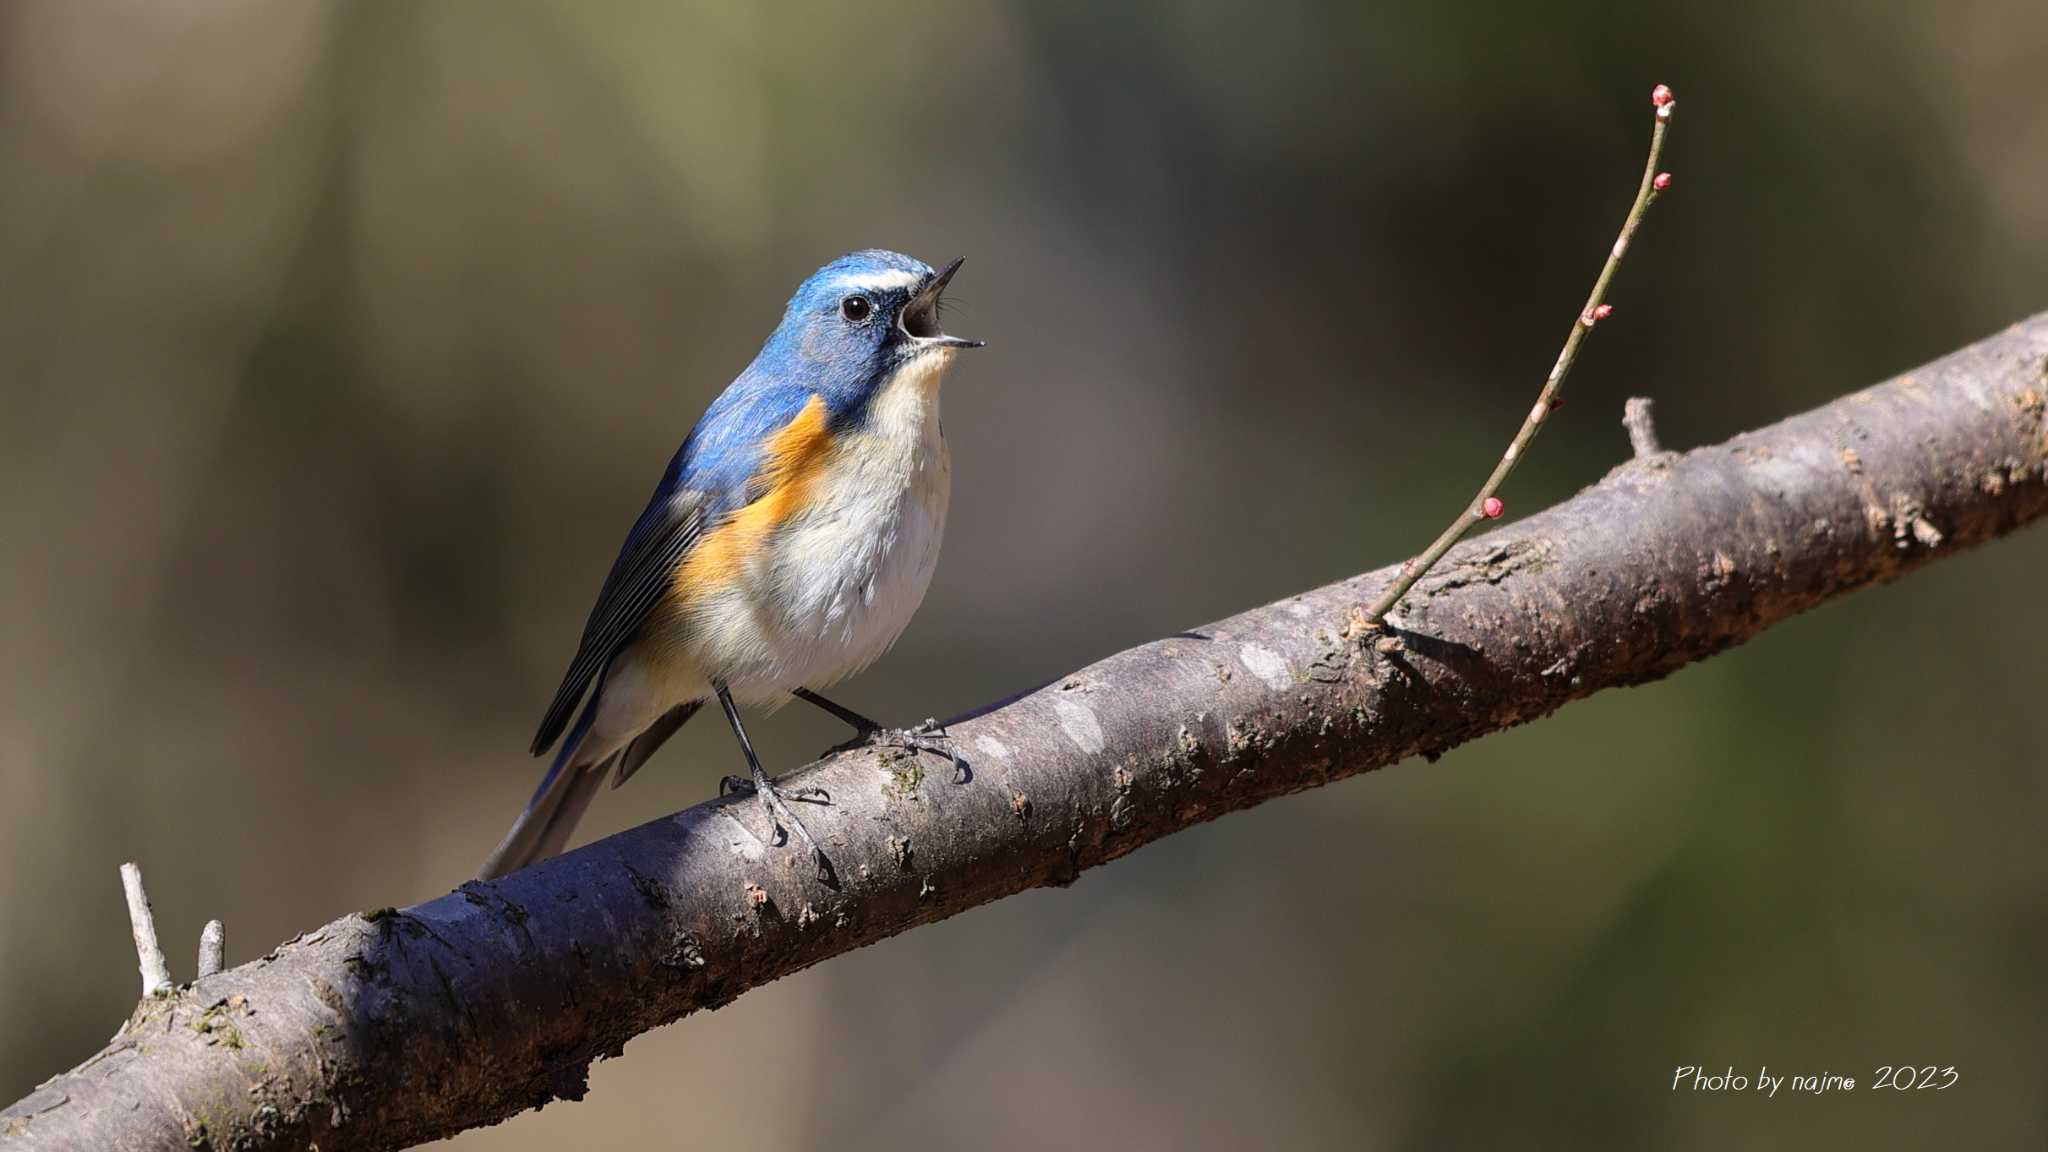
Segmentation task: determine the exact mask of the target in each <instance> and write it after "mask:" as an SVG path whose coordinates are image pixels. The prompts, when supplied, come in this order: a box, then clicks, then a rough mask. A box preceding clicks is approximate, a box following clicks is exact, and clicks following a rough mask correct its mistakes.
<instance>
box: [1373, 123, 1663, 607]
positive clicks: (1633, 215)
mask: <svg viewBox="0 0 2048 1152" xmlns="http://www.w3.org/2000/svg"><path fill="white" fill-rule="evenodd" d="M1650 104H1651V106H1652V107H1654V108H1655V109H1656V110H1657V118H1656V122H1655V125H1654V126H1653V127H1652V129H1651V132H1650V156H1649V159H1648V160H1646V161H1645V162H1644V164H1643V180H1642V183H1641V184H1640V185H1639V186H1638V187H1637V188H1636V199H1635V203H1634V204H1633V205H1631V206H1630V207H1629V210H1628V219H1626V220H1624V221H1622V225H1621V235H1620V236H1619V237H1618V238H1617V239H1616V240H1615V241H1614V248H1613V249H1612V250H1611V251H1609V252H1608V254H1607V262H1606V263H1605V264H1603V265H1601V267H1600V278H1599V279H1598V280H1595V281H1594V282H1593V292H1592V295H1590V296H1588V297H1587V298H1586V306H1585V308H1583V309H1581V310H1580V312H1579V316H1578V319H1577V320H1575V321H1573V323H1572V331H1571V335H1569V336H1567V337H1565V341H1564V350H1563V351H1561V352H1559V353H1558V354H1557V364H1556V365H1555V366H1554V367H1552V368H1551V370H1550V375H1549V376H1548V377H1546V378H1545V379H1544V381H1543V391H1542V392H1541V393H1539V394H1538V395H1537V397H1536V406H1535V407H1533V408H1531V409H1529V415H1528V416H1527V417H1525V418H1524V419H1523V420H1522V429H1521V431H1519V432H1517V433H1515V438H1514V439H1513V440H1511V441H1509V442H1508V448H1507V451H1506V452H1504V453H1502V454H1501V458H1500V463H1498V464H1496V465H1494V466H1493V474H1492V475H1491V476H1488V477H1487V478H1486V483H1485V484H1484V485H1481V486H1480V489H1479V494H1478V495H1477V496H1474V497H1473V498H1472V503H1471V505H1470V506H1469V507H1468V508H1467V509H1466V511H1465V512H1463V513H1461V514H1460V515H1459V516H1458V517H1457V519H1455V520H1452V521H1451V524H1450V527H1448V528H1445V529H1444V530H1443V533H1442V535H1439V536H1438V537H1437V538H1436V542H1435V543H1434V544H1431V545H1430V546H1429V549H1428V550H1427V551H1425V552H1424V553H1423V554H1422V555H1420V556H1417V557H1416V558H1415V559H1413V560H1410V561H1408V563H1406V564H1404V565H1402V568H1401V575H1400V577H1399V578H1398V579H1396V580H1395V581H1394V582H1393V583H1392V584H1391V585H1389V586H1388V587H1387V590H1386V591H1385V592H1383V593H1381V595H1380V598H1379V599H1378V600H1377V601H1375V602H1374V603H1373V606H1372V607H1371V608H1370V609H1368V610H1367V611H1366V613H1365V622H1366V623H1367V624H1368V625H1377V624H1379V623H1380V622H1381V621H1382V620H1383V619H1385V617H1386V614H1387V613H1388V612H1391V611H1393V609H1394V606H1395V605H1396V604H1399V603H1400V602H1401V597H1403V596H1405V595H1407V594H1408V590H1409V589H1410V588H1413V587H1415V583H1416V581H1418V580H1421V579H1422V577H1423V576H1424V575H1425V574H1426V573H1428V571H1429V570H1430V569H1431V568H1433V567H1435V566H1436V563H1437V561H1439V560H1441V559H1443V557H1444V553H1446V552H1449V551H1450V550H1451V546H1452V545H1454V544H1456V543H1457V542H1458V541H1459V540H1460V539H1461V538H1462V537H1463V536H1464V535H1465V533H1467V532H1469V531H1471V529H1472V526H1473V525H1474V524H1477V523H1479V522H1480V521H1481V520H1492V519H1496V518H1498V517H1499V516H1500V514H1501V513H1502V512H1504V511H1506V510H1507V506H1506V505H1504V504H1502V503H1501V500H1500V497H1498V496H1496V495H1495V493H1496V492H1497V491H1498V490H1499V489H1500V486H1501V483H1502V482H1503V481H1505V480H1506V479H1507V478H1508V473H1510V472H1512V471H1514V470H1515V464H1516V463H1517V462H1519V461H1520V460H1521V458H1522V453H1523V452H1524V451H1526V450H1527V449H1528V447H1529V442H1530V441H1532V440H1534V439H1536V433H1537V431H1538V430H1539V429H1541V428H1542V426H1543V418H1544V417H1546V416H1548V415H1550V411H1551V409H1553V408H1556V407H1557V406H1558V405H1559V404H1561V403H1563V397H1561V396H1559V395H1558V391H1559V389H1561V388H1562V387H1563V386H1564V378H1565V376H1566V375H1567V374H1569V373H1570V372H1571V370H1572V362H1573V361H1574V360H1576V359H1577V358H1578V354H1579V345H1580V344H1581V343H1582V342H1583V341H1584V340H1585V338H1586V333H1588V332H1591V331H1592V330H1593V325H1595V324H1598V323H1599V322H1600V321H1602V320H1605V319H1607V318H1608V317H1609V316H1612V315H1613V314H1614V306H1613V305H1611V304H1607V303H1603V302H1602V299H1601V298H1602V297H1604V296H1606V295H1607V286H1608V284H1609V283H1610V282H1611V281H1613V279H1614V273H1615V270H1616V269H1618V268H1620V267H1621V258H1622V256H1623V255H1625V254H1626V253H1627V252H1628V246H1629V243H1630V242H1631V241H1632V240H1634V239H1635V234H1636V226H1637V225H1639V224H1641V223H1642V222H1643V215H1644V213H1645V212H1646V211H1647V210H1648V209H1649V207H1650V205H1651V204H1652V203H1654V202H1655V201H1656V199H1657V194H1658V193H1660V192H1662V191H1664V190H1665V189H1667V188H1669V187H1671V173H1669V172H1659V171H1658V170H1657V158H1658V157H1659V156H1660V155H1662V154H1663V151H1664V133H1665V130H1666V129H1667V128H1668V127H1670V125H1671V113H1672V110H1673V109H1675V108H1677V107H1678V100H1677V98H1676V97H1674V96H1673V95H1672V94H1671V89H1669V88H1667V87H1665V86H1664V85H1662V84H1659V85H1657V87H1656V88H1655V89H1653V90H1652V91H1651V92H1650Z"/></svg>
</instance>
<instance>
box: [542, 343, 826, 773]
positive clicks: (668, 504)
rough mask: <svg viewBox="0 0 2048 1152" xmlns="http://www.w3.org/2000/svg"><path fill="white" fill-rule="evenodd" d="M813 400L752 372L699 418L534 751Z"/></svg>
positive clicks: (586, 630) (605, 597)
mask: <svg viewBox="0 0 2048 1152" xmlns="http://www.w3.org/2000/svg"><path fill="white" fill-rule="evenodd" d="M810 396H811V392H810V390H809V389H807V388H800V387H790V386H786V385H778V384H774V383H772V382H769V381H767V380H764V379H763V378H762V377H761V376H759V375H757V374H756V373H754V372H751V371H750V372H748V373H747V374H745V375H742V376H741V377H740V378H739V379H738V380H736V381H734V382H733V384H732V386H731V387H729V388H727V389H726V390H725V392H724V393H722V394H721V395H720V396H719V397H718V399H717V401H715V402H714V403H713V404H712V405H711V409H710V411H708V412H706V413H705V414H704V418H703V419H702V420H699V421H698V422H697V427H696V428H695V429H694V430H692V431H691V433H690V436H689V439H687V440H685V441H683V446H682V448H681V449H679V450H678V451H677V452H676V454H675V458H674V459H672V460H671V461H670V462H669V466H668V471H667V472H666V473H665V474H664V475H663V476H662V478H661V484H660V485H659V486H658V487H657V488H656V489H655V490H654V497H653V498H652V499H651V500H649V501H648V504H647V509H646V510H645V511H643V512H642V513H640V519H639V520H638V521H637V522H635V523H634V525H633V530H632V531H631V532H630V533H628V534H627V536H626V543H625V546H624V547H623V548H621V549H620V550H619V555H618V559H616V560H614V561H613V562H612V569H611V573H610V575H608V576H606V577H605V581H604V588H603V589H602V590H601V591H599V592H598V594H597V603H596V604H595V605H593V606H592V607H591V609H590V619H589V620H588V621H586V622H585V623H584V625H583V638H582V640H581V641H580V642H578V643H577V645H576V655H575V657H574V658H573V659H571V660H570V661H569V670H568V672H567V673H565V674H564V675H563V677H562V684H561V687H559V688H557V689H556V690H555V698H554V701H553V702H552V703H550V704H549V705H548V711H547V715H546V716H545V717H543V718H542V719H541V723H540V730H539V732H537V733H536V734H535V735H534V738H533V747H532V752H533V754H534V755H536V756H538V755H540V754H541V753H543V752H546V751H547V750H548V748H549V747H551V746H552V745H553V744H554V742H555V740H556V739H557V738H559V737H560V736H561V734H562V730H563V729H565V728H567V727H568V725H569V716H570V714H571V713H573V712H574V711H575V710H576V703H577V701H579V700H581V699H582V698H583V695H584V693H585V692H586V691H588V690H589V688H590V685H591V682H592V681H594V680H596V679H597V677H598V674H599V673H600V672H602V671H603V670H604V668H605V666H606V665H607V664H609V663H610V662H611V660H612V658H613V657H614V656H617V655H618V654H619V652H620V651H622V650H623V649H625V648H626V646H628V645H629V644H631V643H632V642H633V640H634V639H635V637H637V636H638V634H639V631H640V627H641V625H643V624H645V623H646V622H647V617H648V616H649V614H651V613H652V612H653V611H654V609H655V607H656V606H657V605H658V604H660V603H661V599H662V597H663V596H665V595H667V594H668V593H669V592H670V590H671V589H672V588H673V587H674V585H675V577H676V571H677V569H679V568H681V567H682V565H683V561H684V560H685V559H686V558H687V557H688V556H689V554H690V549H692V548H693V547H695V546H696V544H697V541H698V540H700V539H701V538H702V537H703V536H704V534H705V533H706V532H707V531H709V530H710V529H711V528H712V527H714V526H715V525H716V524H717V523H718V521H719V520H720V519H722V518H723V517H724V516H725V515H727V514H728V513H730V512H731V511H733V510H734V509H736V508H738V507H740V506H741V505H743V504H745V503H746V502H747V501H748V499H750V496H749V494H748V489H749V487H750V485H751V483H752V480H753V476H754V472H755V470H756V468H757V466H758V464H759V460H760V454H761V444H762V443H763V441H765V440H766V439H767V438H768V437H769V436H771V435H773V434H774V433H775V432H777V431H779V430H780V429H782V428H783V427H784V426H786V425H787V424H788V423H789V422H790V421H791V420H793V419H795V418H796V416H797V414H798V413H799V412H801V411H803V407H804V405H805V404H806V403H808V402H809V400H810Z"/></svg>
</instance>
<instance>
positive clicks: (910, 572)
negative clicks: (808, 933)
mask: <svg viewBox="0 0 2048 1152" xmlns="http://www.w3.org/2000/svg"><path fill="white" fill-rule="evenodd" d="M959 268H960V261H958V260H955V261H953V262H952V263H951V264H948V265H946V267H945V268H943V269H940V270H938V271H933V270H932V268H931V267H930V266H929V265H927V264H924V263H923V262H921V261H918V260H913V259H911V258H910V257H908V256H903V255H899V254H897V253H895V252H884V251H879V250H869V251H862V252H854V253H850V254H848V255H845V256H842V257H840V258H839V259H837V260H834V261H833V262H832V263H830V264H827V265H825V266H824V267H823V268H820V269H819V270H818V271H817V273H816V274H814V275H813V276H811V278H810V279H808V280H805V281H804V282H803V285H802V286H801V287H799V288H798V289H797V290H796V295H794V296H792V297H790V301H789V306H788V308H787V309H786V310H785V311H784V312H783V315H782V322H781V323H780V324H779V325H777V326H776V329H775V332H774V333H773V334H772V335H770V336H769V337H768V341H767V343H766V344H764V345H762V347H761V352H760V354H759V355H757V356H756V357H754V362H753V363H752V364H750V365H748V367H747V370H746V371H744V372H742V373H740V375H739V378H738V379H736V380H734V381H733V382H732V384H731V385H730V386H728V387H727V388H726V390H725V391H724V392H723V393H721V394H720V395H719V397H718V399H717V400H715V401H713V402H712V404H711V408H710V410H709V411H707V412H705V413H704V417H703V419H701V420H699V421H698V422H697V426H696V427H695V428H694V429H692V430H691V432H690V435H689V437H688V438H687V439H685V440H684V441H683V446H682V447H681V448H680V449H678V450H677V452H676V454H675V458H674V459H672V460H671V461H670V462H669V466H668V471H667V472H665V473H664V474H663V475H662V478H661V483H660V485H658V486H657V487H656V488H655V490H654V496H653V498H652V499H651V500H649V501H648V504H647V509H646V511H644V512H642V513H641V514H640V519H639V520H638V521H637V522H636V523H635V524H634V525H633V529H632V531H631V532H630V533H628V534H627V536H626V543H625V546H624V547H622V548H621V549H620V550H619V556H618V559H617V560H615V561H613V563H612V568H611V574H610V575H609V576H607V577H606V578H605V582H604V588H603V589H602V590H601V591H600V592H599V593H598V596H597V605H596V606H595V607H594V608H592V609H591V612H590V619H589V621H588V622H587V623H586V624H585V625H584V627H583V639H582V642H581V643H579V644H578V645H577V647H576V655H575V658H574V659H572V660H571V661H570V662H569V671H568V674H567V675H565V676H563V677H562V686H561V688H560V689H559V690H558V691H557V692H556V693H555V698H554V702H553V703H552V704H550V705H549V706H548V710H547V715H546V717H545V718H544V719H542V720H541V724H540V732H539V734H538V735H536V736H535V737H534V739H533V748H532V752H533V754H534V755H536V756H539V755H542V754H544V753H545V752H547V750H548V748H549V747H550V746H552V745H553V744H554V743H555V740H556V738H557V737H562V746H561V749H560V751H558V752H557V753H556V754H555V759H554V764H553V767H551V768H549V769H548V773H547V775H546V776H545V777H543V778H542V779H541V782H540V787H539V789H537V790H536V791H535V792H534V794H533V799H532V800H531V801H530V802H528V804H527V806H526V811H525V812H524V813H523V814H521V815H520V817H519V820H518V822H517V823H515V824H514V825H513V826H512V830H511V831H510V832H508V833H506V834H505V839H504V840H503V841H502V842H501V843H499V845H498V847H497V849H496V850H495V851H493V852H492V853H491V856H490V858H489V859H488V860H486V861H485V862H484V865H483V868H482V870H481V873H480V875H481V877H482V878H483V879H491V878H493V877H496V876H502V875H504V874H505V873H507V872H511V871H513V870H515V869H518V868H523V867H525V866H526V865H528V864H531V863H533V862H534V861H536V860H542V859H545V858H547V857H549V856H553V855H555V854H556V853H558V852H560V851H561V850H562V848H563V846H564V845H565V844H566V843H567V841H568V839H569V835H570V833H571V832H573V831H574V830H575V827H576V822H577V820H579V819H580V818H581V817H582V815H583V812H584V810H585V809H586V808H588V807H589V806H590V801H591V797H592V796H594V795H595V794H596V792H597V789H598V787H599V785H600V784H601V783H602V782H603V780H604V778H605V776H606V774H607V773H608V772H609V773H610V774H611V775H612V777H613V784H614V786H616V785H618V784H622V783H624V782H625V780H626V779H627V778H628V777H630V776H631V775H632V774H633V773H634V772H636V771H638V770H639V768H640V766H641V765H642V764H645V763H646V762H647V758H648V757H649V756H652V755H653V754H654V751H655V749H657V748H659V747H660V746H661V743H662V741H664V740H667V739H668V738H669V737H670V736H671V735H674V734H675V731H676V729H678V728H680V727H682V726H683V723H684V722H685V721H687V720H688V719H689V718H690V717H691V716H693V715H695V714H696V712H697V709H699V708H700V707H702V706H703V705H704V704H705V703H706V702H708V701H711V700H717V701H718V705H719V707H720V709H721V710H723V711H724V713H725V719H726V722H727V723H729V724H731V725H732V730H733V735H735V736H737V737H738V738H739V744H740V752H741V753H742V754H743V755H744V756H745V757H746V761H747V769H748V776H747V777H746V778H744V779H742V778H738V777H728V778H727V781H726V785H725V786H730V787H734V788H737V789H738V790H741V791H752V792H754V793H755V794H756V795H757V796H759V797H760V800H761V803H762V804H763V805H764V806H765V807H766V808H767V811H768V816H769V818H770V819H771V820H772V821H773V822H774V827H775V828H777V829H778V830H780V831H781V832H782V833H783V835H784V836H787V835H789V834H794V836H795V837H796V839H798V840H801V841H802V842H803V843H804V845H805V846H806V847H808V848H809V849H810V851H811V854H812V856H813V858H814V860H815V862H816V864H817V866H818V869H819V871H820V873H821V875H825V876H828V877H829V875H830V867H831V866H830V863H829V861H828V860H827V859H826V857H825V854H824V853H823V851H821V850H820V849H819V848H818V846H817V843H816V841H814V840H813V839H812V837H811V834H810V833H809V832H808V831H807V830H806V829H805V828H804V826H803V824H802V822H801V821H799V820H798V819H797V818H796V816H795V814H794V813H792V812H791V811H790V810H789V807H788V805H787V804H786V803H785V800H818V799H825V800H826V802H829V798H824V797H822V794H819V793H816V792H815V791H814V790H812V791H804V790H792V791H788V792H784V791H782V790H779V789H778V788H777V787H776V786H774V785H772V784H770V783H769V781H768V777H767V775H766V773H764V772H763V771H762V770H761V762H760V759H759V758H758V757H756V756H755V755H754V748H753V745H752V743H751V742H750V741H749V740H748V739H747V732H746V728H745V727H744V726H742V724H741V723H740V713H739V705H741V704H743V703H744V704H750V705H766V706H769V707H774V706H776V705H779V704H782V703H784V702H786V701H787V700H789V699H790V698H791V697H792V696H794V697H796V698H798V699H801V700H805V701H808V702H810V703H812V704H815V705H817V706H818V707H820V708H823V709H825V710H827V711H829V712H831V713H832V714H833V715H835V716H837V717H839V718H840V719H842V720H845V721H847V722H848V723H850V724H852V725H853V726H854V729H855V732H856V738H855V742H859V741H888V742H892V743H895V744H898V745H900V746H905V747H909V748H912V749H914V750H918V751H939V752H942V753H944V754H947V755H951V753H950V751H949V750H948V749H947V748H946V746H945V745H944V743H943V740H942V738H941V734H940V733H938V732H937V731H936V730H931V729H925V728H920V729H911V730H885V729H883V728H882V727H881V726H880V725H877V724H876V723H875V722H873V721H871V720H869V719H867V718H866V717H864V716H861V715H860V714H858V713H856V712H853V711H851V710H849V709H846V708H842V707H840V706H839V705H837V704H834V703H832V702H831V701H829V700H827V699H825V698H824V697H822V696H820V695H818V694H817V690H819V689H822V688H825V687H827V686H829V685H831V684H833V683H835V682H837V681H839V680H841V679H844V678H845V677H847V676H850V675H852V674H853V673H855V672H857V671H859V670H861V669H862V668H865V667H866V666H868V665H869V664H871V663H873V662H874V660H875V659H876V658H877V657H879V656H881V654H882V653H883V652H885V651H887V650H888V648H889V646H890V645H891V644H893V643H895V641H896V637H897V636H899V635H901V634H902V632H903V629H904V626H905V625H907V624H909V623H910V617H911V615H912V614H913V613H914V612H916V611H917V606H918V603H919V602H920V601H922V600H923V599H924V593H925V588H926V587H927V586H928V585H929V584H930V583H931V578H932V570H933V568H934V567H936V565H937V563H938V559H939V538H940V535H941V534H942V533H943V531H944V530H945V526H946V504H947V501H948V498H949V492H950V488H951V479H952V466H951V464H950V463H949V461H948V458H947V454H946V440H945V435H944V433H943V431H942V429H941V428H940V426H939V383H940V380H941V379H942V378H943V377H944V376H945V374H946V370H947V369H948V368H949V367H950V366H951V365H952V363H953V357H954V355H955V353H956V350H958V349H961V348H976V347H980V341H976V340H962V339H959V338H958V337H954V336H948V335H946V333H945V332H944V331H942V330H941V329H940V327H939V318H938V306H939V297H940V294H941V293H943V292H944V291H945V288H946V284H947V282H948V281H950V280H951V279H952V278H953V273H954V272H956V271H958V270H959ZM586 696H587V698H588V702H587V703H584V704H583V711H582V713H581V714H580V715H578V716H577V718H576V722H575V723H574V724H573V725H571V724H570V723H569V717H570V714H571V713H572V712H574V711H575V709H576V706H577V704H578V702H580V701H583V700H585V698H586ZM565 727H566V728H567V730H568V734H567V736H566V737H563V729H564V728H565ZM956 764H957V759H956Z"/></svg>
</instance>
